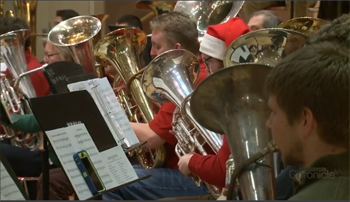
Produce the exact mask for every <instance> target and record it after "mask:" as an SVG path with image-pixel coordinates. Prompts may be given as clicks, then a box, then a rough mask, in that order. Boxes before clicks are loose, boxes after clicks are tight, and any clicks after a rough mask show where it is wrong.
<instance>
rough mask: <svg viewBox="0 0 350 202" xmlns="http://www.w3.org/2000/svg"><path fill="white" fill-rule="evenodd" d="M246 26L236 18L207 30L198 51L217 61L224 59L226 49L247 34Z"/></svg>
mask: <svg viewBox="0 0 350 202" xmlns="http://www.w3.org/2000/svg"><path fill="white" fill-rule="evenodd" d="M249 31H250V30H249V28H248V27H247V25H246V24H245V23H244V22H243V20H241V19H240V18H238V17H235V18H231V19H229V20H228V21H227V22H225V23H222V24H218V25H211V26H209V27H208V28H207V33H205V35H204V37H203V39H202V42H201V44H200V49H199V51H200V52H201V53H204V54H206V55H209V56H211V57H213V58H217V59H219V60H223V59H224V55H225V52H226V48H227V47H228V46H229V45H230V44H231V43H232V41H234V40H235V39H237V38H238V37H240V36H241V35H243V34H246V33H248V32H249Z"/></svg>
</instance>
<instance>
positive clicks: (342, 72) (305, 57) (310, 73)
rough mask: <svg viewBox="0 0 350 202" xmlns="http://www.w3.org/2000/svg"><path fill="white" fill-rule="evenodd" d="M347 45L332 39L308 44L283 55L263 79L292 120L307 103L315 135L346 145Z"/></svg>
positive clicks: (328, 141)
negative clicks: (316, 133) (315, 126)
mask: <svg viewBox="0 0 350 202" xmlns="http://www.w3.org/2000/svg"><path fill="white" fill-rule="evenodd" d="M349 54H350V52H349V48H348V47H344V46H342V45H341V44H337V43H332V42H321V43H317V44H311V45H308V46H306V47H304V48H302V49H300V50H298V51H295V52H294V53H292V54H290V55H289V56H287V57H286V58H284V59H283V60H282V61H281V62H280V63H279V64H277V66H276V67H275V68H274V69H273V70H272V71H271V73H270V74H269V76H268V77H267V80H266V84H265V87H266V90H267V92H268V94H269V95H274V96H276V101H277V103H278V106H279V107H280V108H281V109H282V110H283V111H284V112H285V113H286V116H287V118H288V122H289V123H290V124H293V123H294V121H296V120H298V119H299V118H300V117H301V115H302V112H303V108H304V107H307V108H308V109H310V110H311V112H312V114H313V117H314V118H315V120H316V122H317V126H318V128H317V131H318V134H319V137H320V139H321V140H323V141H324V142H327V143H328V144H332V145H336V146H340V147H345V148H349V73H350V59H349Z"/></svg>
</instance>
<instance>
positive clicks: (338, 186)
mask: <svg viewBox="0 0 350 202" xmlns="http://www.w3.org/2000/svg"><path fill="white" fill-rule="evenodd" d="M349 180H350V179H349V176H346V177H336V178H334V179H323V180H319V181H317V182H314V183H312V184H310V185H309V186H307V187H305V188H303V189H302V190H300V191H299V192H298V193H297V194H295V195H294V196H292V197H291V198H290V199H289V200H349V199H350V198H349Z"/></svg>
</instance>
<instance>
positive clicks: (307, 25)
mask: <svg viewBox="0 0 350 202" xmlns="http://www.w3.org/2000/svg"><path fill="white" fill-rule="evenodd" d="M326 23H327V21H325V20H322V19H319V18H312V17H297V18H293V19H290V20H287V21H286V22H282V23H281V24H279V25H278V27H279V28H283V29H289V30H294V31H297V32H300V33H302V34H305V35H306V36H310V35H313V34H315V33H317V32H318V31H319V30H320V29H321V26H322V25H324V24H326Z"/></svg>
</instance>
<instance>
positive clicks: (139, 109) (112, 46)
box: [94, 27, 165, 168]
mask: <svg viewBox="0 0 350 202" xmlns="http://www.w3.org/2000/svg"><path fill="white" fill-rule="evenodd" d="M146 43H147V39H146V34H145V33H144V32H143V31H141V30H139V29H137V28H133V27H129V28H122V29H117V30H114V31H112V32H110V33H108V34H107V35H106V36H105V37H104V38H103V39H102V40H101V41H99V42H98V43H97V44H96V46H95V48H94V55H95V58H96V61H97V63H99V64H100V65H101V68H99V69H98V72H99V75H100V76H105V75H106V72H105V71H104V69H103V67H105V66H107V65H110V66H112V67H113V68H114V70H115V72H116V74H115V75H112V77H113V78H114V82H115V83H116V82H118V83H119V82H124V83H125V84H126V87H125V88H123V89H122V90H120V91H119V92H118V93H117V98H118V100H119V102H120V104H121V106H122V107H123V108H124V111H125V113H126V115H127V117H128V119H129V121H130V122H146V123H148V122H150V121H151V120H152V119H153V117H154V113H153V110H152V107H151V104H150V103H149V101H148V100H147V97H146V96H145V95H144V93H143V91H142V87H141V84H140V81H139V79H138V78H137V77H138V76H139V75H141V73H142V71H143V70H142V69H141V68H140V67H141V60H140V54H141V52H142V50H143V49H144V47H145V45H146ZM133 102H134V103H135V104H133ZM139 113H140V114H141V117H139V116H138V114H139ZM153 152H154V151H153V150H151V151H149V150H146V148H137V149H136V150H134V151H133V152H131V153H130V155H136V157H137V158H138V161H139V163H140V164H141V166H142V167H143V168H157V167H163V165H164V163H165V148H164V146H161V147H160V148H158V149H156V151H155V152H154V153H153ZM149 155H150V156H149Z"/></svg>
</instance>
